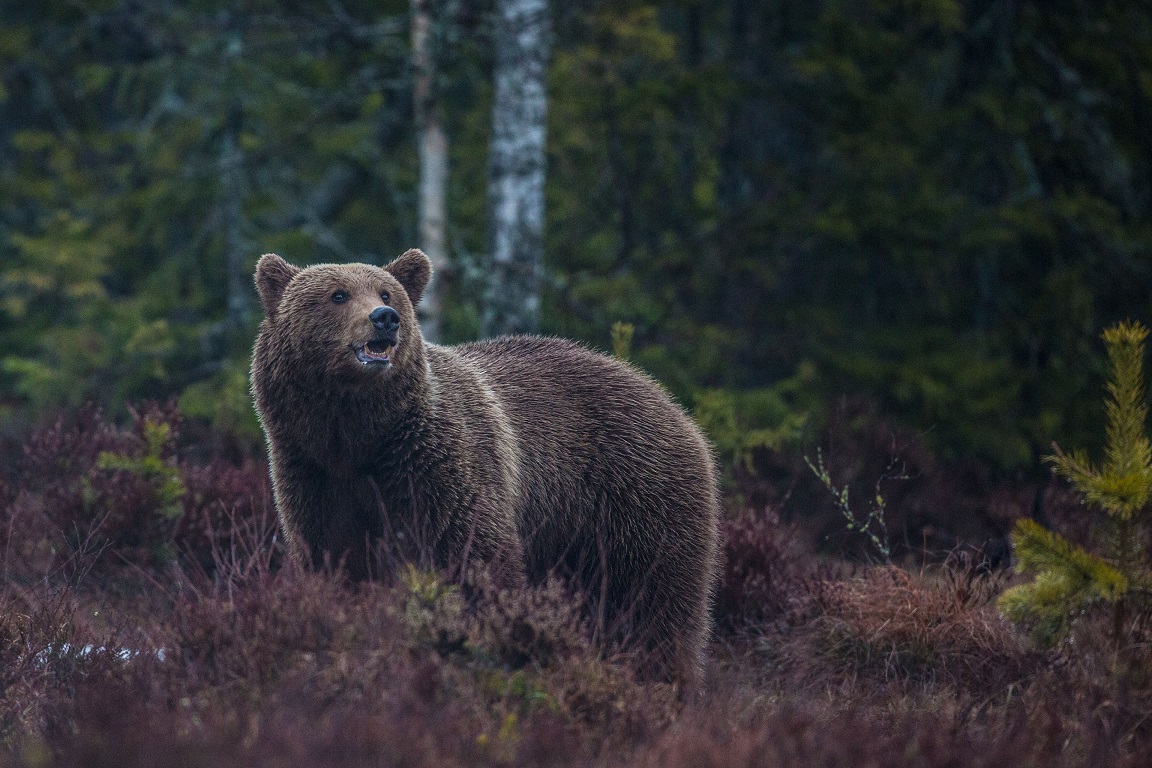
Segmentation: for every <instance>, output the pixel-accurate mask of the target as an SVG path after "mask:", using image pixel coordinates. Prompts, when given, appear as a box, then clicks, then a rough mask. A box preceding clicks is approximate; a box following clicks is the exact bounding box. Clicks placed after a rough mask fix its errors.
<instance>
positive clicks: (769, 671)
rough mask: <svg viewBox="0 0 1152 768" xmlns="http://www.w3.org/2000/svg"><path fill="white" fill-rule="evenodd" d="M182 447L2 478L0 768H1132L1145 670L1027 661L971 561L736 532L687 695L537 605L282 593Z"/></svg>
mask: <svg viewBox="0 0 1152 768" xmlns="http://www.w3.org/2000/svg"><path fill="white" fill-rule="evenodd" d="M157 425H165V427H164V428H163V429H158V428H157ZM182 427H183V424H182V422H181V419H180V417H179V414H177V413H176V412H175V411H174V410H173V409H172V408H165V407H157V406H149V407H144V408H141V409H139V411H138V412H137V413H136V414H135V416H134V417H133V419H132V420H131V422H129V423H127V424H125V425H116V424H113V423H112V422H111V421H109V420H108V419H106V418H105V417H104V416H103V415H101V414H100V413H99V412H98V411H96V410H94V409H86V410H83V411H81V412H79V413H77V414H73V415H72V416H71V417H70V418H62V419H60V420H58V421H54V422H52V423H49V424H47V425H45V426H44V427H42V428H41V429H39V430H37V431H35V432H34V433H32V434H31V435H29V437H28V440H27V441H26V443H25V445H24V447H23V449H22V452H21V455H20V456H19V457H18V460H17V461H13V462H8V464H7V467H8V468H7V470H6V471H5V472H4V474H2V475H0V503H2V504H3V518H2V523H3V525H2V526H0V553H3V573H4V576H5V578H4V582H3V584H2V585H0V694H2V695H0V764H10V765H28V766H31V765H37V766H43V765H60V766H88V765H109V764H115V765H173V766H200V765H205V766H208V765H221V764H245V765H254V766H264V765H267V766H284V765H309V766H313V765H316V766H346V765H361V764H366V763H368V764H381V765H395V766H425V765H427V766H432V765H435V766H464V765H527V766H592V765H596V766H616V765H621V766H622V765H641V766H647V765H651V766H661V767H664V766H667V767H669V768H679V767H680V766H744V765H747V766H752V765H757V766H808V765H826V766H858V765H870V766H893V767H894V768H897V767H903V766H1003V765H1052V766H1072V765H1084V764H1088V763H1096V764H1101V765H1120V766H1123V765H1136V764H1138V763H1140V762H1141V760H1142V755H1143V754H1144V753H1145V752H1146V751H1147V747H1148V746H1149V744H1150V743H1152V733H1149V728H1150V726H1149V725H1148V723H1149V722H1152V718H1149V717H1148V715H1149V713H1152V676H1150V675H1149V673H1148V672H1147V670H1148V669H1152V654H1150V653H1149V652H1147V651H1145V650H1143V648H1144V647H1148V646H1152V644H1147V643H1144V644H1138V645H1137V646H1136V647H1133V648H1128V649H1124V650H1123V652H1121V653H1120V654H1117V653H1114V652H1113V650H1112V647H1111V644H1110V643H1108V642H1107V641H1106V631H1107V629H1106V627H1104V626H1103V625H1100V624H1099V623H1098V622H1096V621H1095V619H1094V618H1093V617H1091V616H1087V617H1085V618H1084V620H1083V621H1081V622H1079V624H1078V625H1077V630H1076V632H1075V633H1074V634H1073V640H1072V642H1071V643H1070V644H1069V645H1068V646H1067V647H1064V648H1061V649H1059V650H1057V651H1049V652H1040V651H1038V650H1036V649H1034V648H1033V647H1031V646H1030V645H1029V644H1028V641H1027V640H1026V636H1025V635H1024V633H1022V632H1021V631H1019V630H1018V629H1017V628H1016V627H1013V626H1011V625H1009V624H1007V623H1005V622H1004V620H1003V619H1002V618H1001V617H1000V616H999V614H998V613H997V612H996V610H995V607H994V598H995V596H996V595H997V594H998V593H999V591H1000V590H1001V589H1002V588H1003V585H1004V582H1005V580H1006V579H1007V578H1008V577H1007V576H1006V575H1005V574H1004V573H1003V572H999V571H995V570H990V569H989V568H988V565H989V564H988V560H987V558H985V557H982V556H981V555H980V553H979V552H978V551H977V550H975V549H969V550H961V549H957V550H956V551H955V552H954V554H953V555H952V556H951V557H950V558H948V559H946V560H943V561H940V560H933V559H930V558H927V557H922V558H920V559H919V561H918V562H915V564H914V565H909V566H908V567H905V568H901V567H894V566H877V565H867V564H862V563H861V562H860V560H859V557H858V556H859V552H856V553H854V554H855V555H856V558H855V559H847V560H845V559H842V558H838V557H835V556H833V555H829V553H828V552H827V546H826V544H825V545H822V547H821V548H822V549H823V550H824V551H823V552H821V553H819V554H818V553H817V552H815V551H814V549H813V546H812V541H811V539H810V538H809V537H808V535H807V532H806V530H805V529H804V524H803V523H802V522H798V521H795V520H793V521H791V522H781V520H780V517H781V515H780V513H779V512H778V511H777V510H778V505H777V504H775V503H774V502H765V503H762V504H758V505H757V507H756V508H751V507H749V506H747V505H743V506H741V505H735V504H733V505H731V506H732V511H731V512H730V514H729V516H728V517H727V519H726V520H725V523H724V538H725V564H724V569H723V578H722V582H721V584H720V586H719V588H718V593H717V596H716V597H717V599H716V632H715V643H714V644H713V647H712V649H711V654H710V662H709V669H708V673H707V682H706V684H705V685H704V688H703V690H702V691H699V692H693V693H687V694H686V693H685V692H683V691H678V690H676V689H674V688H673V687H671V686H668V685H662V684H655V683H646V682H642V681H639V680H637V679H636V676H635V675H634V674H633V672H632V668H633V667H632V661H633V660H632V659H628V658H624V657H613V656H608V657H605V656H604V655H603V654H601V653H598V652H597V651H596V650H595V648H594V646H593V644H592V643H591V642H590V640H589V636H588V635H589V630H588V622H587V621H586V620H585V618H584V617H583V614H582V613H581V610H580V603H579V599H578V597H577V596H574V595H572V594H571V593H570V592H569V591H568V590H567V589H565V587H564V585H562V584H559V583H550V584H546V585H543V586H541V587H537V588H534V589H529V590H514V591H509V590H507V589H501V588H500V587H499V586H497V585H496V583H495V582H493V581H485V580H484V578H483V577H482V576H478V577H477V578H476V580H475V587H474V588H473V589H471V590H470V591H469V593H468V594H467V595H465V594H463V593H462V591H461V590H460V589H459V588H458V587H456V586H455V585H453V584H450V583H446V582H445V581H444V580H443V579H442V578H440V577H439V576H438V575H437V574H434V573H428V572H422V571H418V570H415V569H412V570H405V571H402V572H400V573H398V574H396V578H394V579H392V580H390V581H389V583H386V584H385V583H369V584H360V585H352V584H349V583H348V582H347V580H346V579H345V578H344V577H343V576H342V574H341V573H340V572H339V570H331V571H324V572H306V571H303V570H301V569H299V568H297V567H295V566H294V565H293V564H291V563H289V562H287V561H286V560H285V558H284V556H283V552H282V550H281V546H280V543H279V542H278V541H277V538H276V528H275V518H274V514H273V510H272V506H271V502H270V494H269V490H268V484H267V478H266V468H265V467H264V465H263V464H262V463H261V462H260V460H259V459H258V458H254V457H246V456H244V455H243V454H242V453H238V452H236V451H228V450H210V449H208V448H206V447H205V445H204V444H203V443H202V442H201V443H197V444H195V445H190V444H189V442H188V438H187V437H186V435H187V434H188V433H187V432H185V431H183V430H182ZM158 435H159V436H162V437H163V440H159V439H158ZM150 441H151V442H150ZM220 444H221V445H223V444H224V443H223V441H221V443H220ZM102 456H103V457H104V458H101V457H102ZM109 456H112V457H119V458H114V459H110V458H109ZM149 456H152V457H153V458H154V459H155V461H152V460H148V459H147V457H149ZM177 481H178V482H177ZM787 482H789V483H791V482H793V481H792V480H787ZM797 482H798V481H797ZM933 482H935V481H933ZM177 491H178V492H177ZM746 498H748V496H747V495H746ZM174 504H178V505H179V510H178V514H170V513H171V512H172V511H173V509H174V507H173V505H174ZM165 509H167V511H168V513H169V514H160V513H161V512H162V511H164V510H165ZM795 515H796V513H795V511H794V512H793V513H792V516H793V517H795ZM158 517H159V519H157V518H158ZM977 543H978V542H977ZM965 552H967V554H965ZM910 562H911V561H910ZM1133 636H1134V637H1140V636H1141V635H1140V633H1139V632H1136V633H1135V634H1134V635H1133Z"/></svg>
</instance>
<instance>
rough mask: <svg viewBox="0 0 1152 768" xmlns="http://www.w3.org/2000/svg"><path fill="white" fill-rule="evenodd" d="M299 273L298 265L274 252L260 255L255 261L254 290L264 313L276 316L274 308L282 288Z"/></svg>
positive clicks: (277, 304) (282, 290)
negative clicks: (295, 265) (258, 259)
mask: <svg viewBox="0 0 1152 768" xmlns="http://www.w3.org/2000/svg"><path fill="white" fill-rule="evenodd" d="M299 273H300V268H299V267H294V266H292V265H291V264H289V263H288V262H286V261H284V259H282V258H280V257H279V256H277V255H276V254H274V253H266V254H264V255H263V256H261V257H260V261H258V262H256V290H257V292H258V293H259V294H260V305H261V306H262V307H264V314H265V315H267V316H268V317H275V316H276V308H277V307H279V306H280V297H281V296H283V295H284V289H285V288H287V287H288V283H290V282H292V278H293V277H295V276H296V275H297V274H299Z"/></svg>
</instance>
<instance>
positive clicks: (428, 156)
mask: <svg viewBox="0 0 1152 768" xmlns="http://www.w3.org/2000/svg"><path fill="white" fill-rule="evenodd" d="M432 2H433V0H412V69H413V75H414V78H413V89H412V98H413V108H414V113H415V118H416V132H417V136H418V137H419V138H418V140H419V142H420V150H419V151H420V194H419V218H420V222H419V230H418V231H419V239H420V242H419V246H420V248H421V250H423V251H424V253H426V254H427V255H428V258H429V260H430V261H431V262H432V275H433V276H432V283H431V284H430V285H429V286H428V290H427V291H426V292H425V293H424V299H423V301H422V303H421V306H420V325H421V330H422V332H423V334H424V338H425V339H427V340H429V341H432V342H439V341H440V340H441V338H440V337H441V331H442V328H441V320H442V318H441V310H442V298H443V294H444V291H443V288H444V283H445V274H444V273H445V266H446V265H447V259H448V236H447V227H448V215H447V202H446V200H447V196H448V137H447V135H446V134H445V133H444V120H443V114H442V110H441V106H440V99H439V95H438V93H437V90H436V64H435V57H434V56H433V52H432V39H431V37H432V27H433V23H434V19H433V16H432V8H431V6H432Z"/></svg>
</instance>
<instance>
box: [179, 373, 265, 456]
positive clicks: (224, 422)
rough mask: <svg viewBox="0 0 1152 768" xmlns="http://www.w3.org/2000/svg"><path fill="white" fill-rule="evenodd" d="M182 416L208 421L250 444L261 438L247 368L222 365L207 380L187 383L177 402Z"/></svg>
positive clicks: (222, 430)
mask: <svg viewBox="0 0 1152 768" xmlns="http://www.w3.org/2000/svg"><path fill="white" fill-rule="evenodd" d="M178 405H179V406H180V412H181V413H182V414H183V415H184V416H188V417H192V418H202V419H205V420H207V421H208V422H209V423H210V424H211V425H212V426H213V427H214V428H216V429H218V430H220V431H221V432H224V433H226V434H231V435H234V436H236V437H239V438H242V439H244V440H245V441H247V442H248V443H249V444H251V445H256V444H259V443H260V441H261V440H262V439H263V433H262V432H261V431H260V422H259V420H257V418H256V412H255V411H254V410H253V409H252V395H251V392H250V388H249V383H248V366H247V365H240V364H234V363H231V362H227V363H225V365H224V366H223V367H222V369H221V370H220V372H219V373H217V374H216V375H215V376H213V377H212V378H210V379H205V380H203V381H198V382H196V383H194V384H190V385H189V386H188V387H186V388H185V389H184V391H183V392H182V393H181V394H180V399H179V401H178Z"/></svg>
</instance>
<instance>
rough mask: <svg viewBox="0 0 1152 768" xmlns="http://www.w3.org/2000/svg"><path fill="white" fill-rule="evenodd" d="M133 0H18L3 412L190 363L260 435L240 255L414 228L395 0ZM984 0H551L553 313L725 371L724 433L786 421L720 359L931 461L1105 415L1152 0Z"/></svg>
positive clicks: (546, 306)
mask: <svg viewBox="0 0 1152 768" xmlns="http://www.w3.org/2000/svg"><path fill="white" fill-rule="evenodd" d="M465 5H466V6H467V7H466V8H465V7H464V6H462V7H461V9H460V12H459V13H457V12H456V11H448V10H445V11H444V14H443V15H444V18H439V17H438V22H440V23H438V24H437V27H438V28H437V29H436V30H435V31H434V39H435V46H436V48H437V53H438V54H440V55H442V58H443V61H442V62H441V63H442V66H440V68H439V69H438V73H439V76H438V86H439V87H440V89H441V95H442V97H443V98H442V103H443V105H444V112H445V119H446V128H447V132H448V138H449V145H450V153H451V157H450V166H451V174H452V175H451V179H450V185H449V200H448V207H449V210H448V220H449V238H450V242H451V251H452V253H451V254H450V264H449V265H448V269H446V270H444V273H443V274H442V275H441V276H440V278H439V279H443V280H444V285H446V286H447V288H448V292H449V295H448V299H447V304H448V310H447V313H446V316H445V318H444V328H445V334H446V336H447V338H449V339H450V340H452V341H463V340H467V339H469V338H472V337H474V335H475V334H476V333H477V332H478V328H479V327H480V323H479V318H481V317H482V316H483V314H484V313H483V311H482V310H483V307H482V306H481V302H482V299H480V298H479V297H482V296H483V295H484V294H485V290H484V289H485V280H486V275H487V271H488V270H487V259H486V256H485V253H484V250H485V247H486V246H485V243H486V241H487V238H486V234H485V231H484V229H485V221H486V209H487V201H486V199H485V183H484V180H485V174H486V172H487V171H486V164H487V157H486V154H487V147H488V140H489V133H490V129H491V93H492V88H491V83H490V82H489V80H490V77H491V58H492V54H493V51H492V50H491V39H492V36H491V35H490V34H488V33H487V32H488V29H487V23H488V19H487V18H486V13H487V12H488V10H489V6H488V5H485V4H480V5H478V6H473V5H468V4H465ZM138 6H139V4H138V3H132V2H128V1H127V0H109V1H108V2H102V3H98V4H95V5H82V6H77V5H75V4H73V3H69V2H65V0H46V2H44V3H40V4H38V5H37V7H36V11H35V12H31V11H29V10H28V9H26V8H23V7H19V6H18V5H11V4H9V5H8V6H5V7H4V8H3V9H2V10H0V126H3V129H2V130H0V265H2V266H0V429H3V430H4V431H11V430H12V429H13V428H14V427H16V426H19V424H21V423H27V422H28V421H31V420H33V419H35V418H36V417H38V416H39V415H40V414H42V413H44V412H45V411H47V410H51V409H54V408H58V407H62V406H63V407H67V406H70V405H73V404H76V403H79V402H82V401H84V400H86V399H95V400H97V401H99V402H101V403H102V404H104V405H105V406H106V407H108V408H110V409H123V408H124V404H125V403H126V402H129V401H131V400H134V399H140V398H164V397H168V396H179V397H181V398H182V402H183V403H184V404H185V405H186V407H187V410H188V411H189V412H194V413H196V414H198V416H199V417H202V418H206V419H210V420H212V421H213V422H214V423H215V424H216V425H218V426H222V427H223V426H226V425H229V424H231V425H234V427H235V428H236V429H237V430H240V431H241V432H242V433H247V430H249V429H251V427H252V423H251V420H250V419H249V418H247V417H245V416H242V415H241V413H240V411H241V410H242V409H243V408H244V405H243V404H242V402H241V399H240V397H239V392H240V387H239V382H240V372H241V371H243V370H244V364H245V360H246V357H247V355H248V353H249V349H250V345H251V340H252V336H253V333H254V330H255V323H256V320H257V317H258V314H259V313H258V311H257V310H256V302H255V296H254V295H253V293H252V287H251V279H250V277H251V276H250V271H251V267H252V264H253V262H254V261H255V258H256V256H257V255H258V254H260V253H262V252H265V251H270V250H275V251H280V252H282V253H283V254H284V255H285V256H287V257H289V258H291V259H292V260H293V261H294V262H296V263H313V262H317V261H349V260H367V261H371V262H377V263H379V262H381V261H383V260H384V258H385V257H386V255H388V254H396V253H400V252H401V251H403V250H404V249H405V248H407V247H409V246H411V245H413V244H416V238H417V235H416V232H415V211H416V195H415V189H416V184H417V176H418V163H417V161H416V152H415V142H414V140H413V139H414V136H413V126H412V124H411V115H410V112H411V79H410V75H411V67H410V61H409V58H410V52H409V51H408V36H409V27H408V13H409V4H408V3H406V2H401V1H400V0H388V2H385V3H375V2H367V1H366V0H347V1H346V2H341V3H339V4H332V3H328V2H323V0H304V1H303V2H300V3H295V4H293V5H292V7H291V9H285V8H282V7H280V6H277V5H275V4H267V3H265V4H257V5H256V6H252V7H250V8H249V7H246V8H244V9H242V10H241V9H238V8H237V7H235V6H234V5H229V4H226V3H220V2H218V1H217V0H196V1H195V2H190V3H161V4H152V5H149V6H148V7H147V8H145V9H141V8H140V7H138ZM452 7H455V6H452ZM1013 7H1014V8H1015V6H1013ZM1002 10H1003V9H1000V7H999V6H995V7H993V8H990V9H987V10H981V9H979V8H976V7H975V6H972V5H971V4H965V3H960V2H956V1H955V0H863V2H846V1H845V0H807V1H806V2H800V3H798V4H796V3H794V4H784V5H781V4H773V3H760V4H756V3H752V4H748V3H733V2H731V0H721V1H720V2H716V3H710V4H702V3H683V2H679V0H676V1H664V0H660V1H655V0H641V1H639V2H627V3H623V4H621V3H610V2H605V0H593V2H589V3H578V4H568V5H565V6H563V7H562V8H558V9H556V14H555V37H554V40H555V47H554V55H553V57H552V60H551V65H550V71H549V98H550V101H549V112H548V134H547V135H548V159H547V178H546V187H545V195H546V205H547V216H546V222H547V223H546V227H547V229H546V232H545V249H544V250H545V275H544V280H543V286H544V287H543V295H542V297H541V299H542V305H541V313H542V323H543V330H544V332H546V333H550V334H556V335H562V336H569V337H574V338H577V339H580V340H583V341H585V342H587V343H589V344H592V345H603V344H604V343H605V341H606V340H607V339H609V338H611V329H612V327H613V323H615V322H618V321H619V322H622V323H625V324H627V325H630V326H632V327H633V329H634V334H633V338H632V341H631V344H630V353H629V357H630V359H631V360H632V361H634V362H635V363H636V364H638V365H640V366H642V367H643V368H644V369H645V370H648V371H650V372H651V373H652V374H653V375H654V376H656V377H657V378H659V379H660V380H661V381H662V382H663V383H665V384H666V386H668V388H669V389H670V390H671V391H672V392H673V394H674V395H676V396H677V397H679V398H680V399H681V400H682V401H683V402H685V403H694V402H696V400H697V396H696V395H697V393H700V392H705V393H706V394H704V395H703V397H702V401H703V402H702V406H701V410H702V411H709V410H711V411H713V412H716V415H715V416H714V417H713V416H706V417H705V418H707V419H711V420H712V422H713V423H714V425H719V426H716V432H717V434H720V433H722V432H723V431H724V430H725V429H726V428H728V427H725V426H724V425H725V424H727V425H728V426H729V427H731V425H732V424H733V423H734V424H735V427H732V428H733V429H737V430H739V429H744V428H747V429H753V430H756V429H775V428H777V427H779V426H780V425H781V423H782V422H780V421H779V420H776V421H774V420H772V419H758V418H751V417H746V416H744V415H743V414H744V413H745V412H747V411H750V410H755V409H756V408H758V407H759V406H754V405H749V404H747V403H745V402H743V400H745V399H746V398H744V397H743V396H742V395H734V396H733V397H734V400H733V402H732V403H731V404H728V403H726V402H724V401H723V396H720V398H719V401H717V402H711V403H710V402H707V401H708V400H709V399H712V398H713V396H712V395H710V394H707V393H708V392H712V391H720V390H723V391H729V392H733V393H743V392H755V391H759V390H764V389H772V388H774V386H775V384H774V383H775V382H778V381H780V380H781V379H782V378H784V377H787V376H789V375H790V373H791V372H792V371H795V370H796V369H797V367H798V366H800V365H802V364H803V365H810V366H812V367H813V370H814V374H815V375H814V376H813V378H812V381H811V384H810V386H809V392H808V394H807V396H808V397H809V398H810V399H812V400H816V401H823V402H829V401H831V400H832V399H833V398H836V397H839V396H842V395H845V394H848V395H852V396H856V395H861V394H863V395H867V396H869V397H870V398H872V399H874V400H875V401H876V402H878V403H879V405H880V406H881V410H882V412H883V413H882V415H883V416H884V417H885V418H889V419H891V418H893V417H895V419H896V420H899V421H902V422H903V424H904V425H905V426H909V427H911V428H913V429H915V430H917V431H922V432H924V433H925V434H926V435H927V436H928V439H929V440H930V441H931V442H933V443H934V445H933V446H932V447H933V448H934V449H935V450H937V451H939V452H941V453H943V454H944V455H946V456H948V457H949V458H977V459H980V460H983V461H986V462H987V463H989V464H992V465H993V466H994V467H996V468H997V469H999V470H1002V471H1009V470H1018V469H1021V468H1026V467H1028V466H1029V465H1030V464H1031V463H1034V457H1035V456H1037V455H1039V454H1040V453H1042V452H1043V450H1044V446H1045V445H1046V444H1047V442H1048V439H1049V438H1048V436H1050V435H1052V434H1056V433H1058V434H1063V435H1068V438H1066V439H1068V440H1075V441H1076V443H1077V444H1084V445H1087V444H1088V441H1089V440H1090V439H1092V438H1093V436H1094V433H1093V431H1092V425H1093V424H1095V423H1097V421H1098V413H1097V412H1096V411H1095V406H1094V404H1092V403H1091V402H1087V401H1085V400H1084V399H1083V398H1080V397H1079V396H1078V395H1079V393H1080V392H1082V391H1084V390H1085V389H1086V388H1087V387H1089V386H1091V385H1092V384H1093V383H1094V382H1095V381H1096V380H1097V379H1099V378H1101V376H1102V372H1101V370H1100V369H1099V367H1098V366H1096V365H1094V364H1093V365H1084V364H1083V362H1082V361H1083V360H1085V359H1086V356H1087V352H1088V350H1089V349H1090V345H1091V340H1092V333H1093V329H1094V328H1098V327H1101V326H1103V325H1106V324H1108V323H1109V322H1111V321H1112V320H1113V319H1114V318H1119V317H1124V316H1129V315H1132V316H1138V315H1141V314H1142V313H1146V311H1147V309H1148V302H1147V296H1146V292H1145V291H1142V290H1141V289H1140V286H1142V285H1145V284H1146V282H1147V281H1146V280H1145V279H1144V278H1145V276H1146V275H1145V272H1146V256H1145V255H1146V254H1147V253H1148V251H1149V248H1150V247H1152V223H1150V222H1152V195H1149V194H1147V189H1146V187H1147V179H1149V178H1152V154H1150V153H1149V152H1148V151H1147V147H1146V145H1147V141H1146V139H1145V133H1146V123H1147V120H1146V112H1147V104H1149V103H1152V45H1150V44H1149V39H1150V38H1149V35H1148V34H1146V32H1147V30H1148V29H1149V24H1150V23H1152V9H1150V8H1149V7H1148V5H1147V3H1137V2H1135V0H1122V1H1121V2H1119V3H1111V4H1091V3H1082V4H1077V5H1074V6H1069V7H1067V8H1064V9H1063V11H1062V12H1061V13H1043V12H1041V11H1042V9H1041V8H1040V7H1039V6H1037V5H1036V4H1034V3H1025V4H1024V5H1022V6H1020V7H1019V8H1018V9H1017V11H1018V12H1015V13H1014V14H1013V15H1012V30H1013V34H1005V32H1004V29H1005V27H1004V25H1003V24H1000V23H992V20H994V19H996V18H999V15H1000V14H1001V11H1002ZM1005 12H1006V11H1005ZM792 408H793V410H795V411H798V412H807V411H808V408H807V407H803V408H800V407H796V406H792ZM730 414H731V415H732V418H731V419H730V418H729V415H730ZM780 439H781V438H780V436H778V435H771V434H760V435H759V436H758V437H757V438H755V439H753V440H752V441H751V442H752V445H750V446H741V445H739V444H738V443H739V440H738V439H736V438H734V437H721V438H720V439H718V441H717V442H718V444H720V443H723V444H724V445H722V449H723V450H724V451H725V453H726V455H732V454H733V453H740V452H742V451H743V452H744V453H747V451H748V450H749V449H754V446H755V445H771V444H774V443H776V442H779V440H780Z"/></svg>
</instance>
